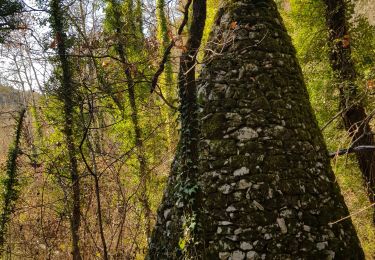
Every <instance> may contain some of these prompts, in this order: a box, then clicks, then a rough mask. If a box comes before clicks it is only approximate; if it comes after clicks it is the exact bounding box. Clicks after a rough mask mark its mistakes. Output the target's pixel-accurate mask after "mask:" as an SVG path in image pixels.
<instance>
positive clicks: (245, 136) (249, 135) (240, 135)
mask: <svg viewBox="0 0 375 260" xmlns="http://www.w3.org/2000/svg"><path fill="white" fill-rule="evenodd" d="M235 136H236V137H237V139H239V140H240V141H244V140H250V139H254V138H257V137H258V133H257V132H256V131H255V130H254V129H252V128H250V127H243V128H241V129H239V130H238V131H237V132H236V133H235Z"/></svg>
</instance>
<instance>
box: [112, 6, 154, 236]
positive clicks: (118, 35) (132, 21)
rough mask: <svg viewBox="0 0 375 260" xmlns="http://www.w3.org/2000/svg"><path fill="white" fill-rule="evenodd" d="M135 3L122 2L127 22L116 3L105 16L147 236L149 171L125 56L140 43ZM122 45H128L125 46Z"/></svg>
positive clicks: (129, 67)
mask: <svg viewBox="0 0 375 260" xmlns="http://www.w3.org/2000/svg"><path fill="white" fill-rule="evenodd" d="M137 3H138V5H136V8H134V6H133V4H134V3H133V1H130V0H125V1H124V2H123V4H124V5H125V10H126V14H127V15H128V17H126V18H127V19H125V18H124V16H123V14H122V13H121V8H123V6H122V5H120V4H119V3H117V2H116V1H113V0H110V1H109V5H110V6H109V7H108V9H107V10H108V12H107V16H108V19H109V20H110V21H111V27H112V28H113V29H114V32H115V42H116V43H115V45H116V48H115V50H116V54H117V55H118V56H119V60H120V61H121V67H122V70H123V72H124V75H125V79H126V84H127V90H128V91H127V93H128V100H129V103H130V109H131V122H132V124H133V130H134V134H135V145H136V147H137V159H138V162H139V175H140V177H141V178H140V180H141V188H142V194H141V197H140V201H141V203H142V206H143V210H144V215H145V221H146V235H147V236H149V235H150V232H151V223H150V220H151V208H150V202H149V198H148V192H147V186H148V181H149V169H148V162H147V158H146V154H145V146H144V143H143V140H142V130H141V126H140V123H139V112H138V107H137V101H136V91H135V86H136V83H135V79H134V76H133V74H132V71H131V69H132V64H131V62H130V59H129V58H128V55H127V50H135V52H136V53H138V54H140V50H139V47H140V46H141V45H138V44H141V42H142V38H143V33H142V22H141V21H142V18H141V16H142V12H141V6H140V1H137ZM134 9H135V10H136V14H135V15H134V14H133V11H134ZM125 21H126V22H125ZM126 26H128V27H126ZM127 35H132V38H135V39H131V38H130V37H127ZM125 43H128V44H127V45H126V44H125ZM140 56H141V54H140Z"/></svg>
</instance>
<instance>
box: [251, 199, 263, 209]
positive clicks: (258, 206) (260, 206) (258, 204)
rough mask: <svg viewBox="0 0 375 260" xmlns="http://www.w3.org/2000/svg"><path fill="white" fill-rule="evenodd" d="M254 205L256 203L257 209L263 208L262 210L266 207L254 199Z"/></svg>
mask: <svg viewBox="0 0 375 260" xmlns="http://www.w3.org/2000/svg"><path fill="white" fill-rule="evenodd" d="M253 205H254V206H255V207H256V208H257V209H259V210H261V211H263V210H264V207H263V206H262V205H261V204H260V203H259V202H257V201H255V200H253Z"/></svg>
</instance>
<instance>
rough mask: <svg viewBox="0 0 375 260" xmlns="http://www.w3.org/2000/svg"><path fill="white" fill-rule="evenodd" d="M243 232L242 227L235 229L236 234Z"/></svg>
mask: <svg viewBox="0 0 375 260" xmlns="http://www.w3.org/2000/svg"><path fill="white" fill-rule="evenodd" d="M241 233H242V228H237V229H236V230H235V231H234V234H235V235H239V234H241Z"/></svg>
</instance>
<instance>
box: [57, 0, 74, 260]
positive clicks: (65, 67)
mask: <svg viewBox="0 0 375 260" xmlns="http://www.w3.org/2000/svg"><path fill="white" fill-rule="evenodd" d="M62 9H63V6H62V3H61V1H60V0H52V2H51V19H50V21H51V26H52V28H53V31H54V33H55V39H56V42H57V52H58V56H59V61H60V64H61V69H62V76H61V79H60V81H61V89H60V91H59V98H60V100H61V101H62V102H63V106H64V108H63V109H64V121H65V122H64V135H65V141H66V147H67V152H68V157H69V171H70V178H71V182H72V209H71V210H72V213H71V216H70V225H71V233H72V255H73V259H74V260H80V259H81V253H80V248H79V226H80V222H81V212H80V211H81V209H80V207H81V205H80V201H81V199H80V196H81V195H80V193H81V192H80V184H79V173H78V165H77V157H76V153H77V149H76V145H75V143H74V132H73V125H74V123H73V115H74V100H73V96H74V94H75V90H74V83H73V75H72V71H71V67H70V64H69V60H68V53H67V36H66V33H65V28H64V23H63V21H64V16H63V10H62Z"/></svg>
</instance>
